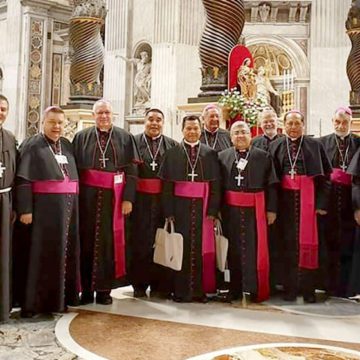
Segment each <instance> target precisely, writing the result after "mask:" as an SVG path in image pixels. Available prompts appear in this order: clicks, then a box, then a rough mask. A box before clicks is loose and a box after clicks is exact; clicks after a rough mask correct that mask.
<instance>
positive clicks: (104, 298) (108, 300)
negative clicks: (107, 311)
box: [96, 291, 113, 305]
mask: <svg viewBox="0 0 360 360" xmlns="http://www.w3.org/2000/svg"><path fill="white" fill-rule="evenodd" d="M112 302H113V300H112V297H111V296H110V293H108V292H107V291H106V292H105V291H101V292H97V294H96V303H97V304H102V305H110V304H112Z"/></svg>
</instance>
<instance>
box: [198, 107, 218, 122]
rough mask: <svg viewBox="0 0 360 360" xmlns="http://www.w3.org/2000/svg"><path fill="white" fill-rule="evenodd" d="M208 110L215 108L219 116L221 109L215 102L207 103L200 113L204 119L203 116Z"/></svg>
mask: <svg viewBox="0 0 360 360" xmlns="http://www.w3.org/2000/svg"><path fill="white" fill-rule="evenodd" d="M210 110H217V112H218V114H219V116H221V109H220V108H219V106H217V105H215V104H208V105H206V106H205V107H204V110H203V112H202V113H201V117H202V118H203V119H204V117H206V116H207V114H208V113H209V111H210Z"/></svg>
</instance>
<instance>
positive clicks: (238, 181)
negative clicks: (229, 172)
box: [235, 174, 245, 187]
mask: <svg viewBox="0 0 360 360" xmlns="http://www.w3.org/2000/svg"><path fill="white" fill-rule="evenodd" d="M244 179H245V178H244V177H243V176H241V174H239V175H238V176H235V180H237V186H239V187H240V186H241V180H244Z"/></svg>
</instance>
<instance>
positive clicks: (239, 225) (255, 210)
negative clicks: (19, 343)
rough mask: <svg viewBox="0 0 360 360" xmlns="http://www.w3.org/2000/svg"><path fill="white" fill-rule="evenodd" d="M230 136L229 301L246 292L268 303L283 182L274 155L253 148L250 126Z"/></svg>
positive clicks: (225, 166)
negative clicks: (271, 238) (271, 246)
mask: <svg viewBox="0 0 360 360" xmlns="http://www.w3.org/2000/svg"><path fill="white" fill-rule="evenodd" d="M230 135H231V141H232V143H233V144H234V146H233V147H231V148H229V149H227V150H224V151H222V152H220V153H219V160H220V170H221V178H222V187H223V201H222V203H223V206H222V211H221V217H222V221H223V229H224V235H225V237H227V238H228V240H229V250H228V266H229V270H230V292H229V295H228V300H229V301H231V300H235V299H238V298H239V297H241V296H242V293H243V292H246V293H250V294H251V297H252V298H253V299H254V300H257V301H263V300H266V299H267V298H268V297H269V253H268V239H267V224H269V225H270V224H273V223H274V221H275V219H276V211H277V209H276V207H277V193H276V186H275V184H276V183H277V182H278V180H277V177H276V174H275V169H274V166H273V162H272V159H271V156H270V154H268V153H267V152H265V151H263V150H261V149H258V148H256V147H251V148H250V141H251V135H250V129H249V126H248V125H247V124H246V123H245V122H243V121H237V122H235V123H234V124H232V126H231V130H230ZM259 164H261V165H259Z"/></svg>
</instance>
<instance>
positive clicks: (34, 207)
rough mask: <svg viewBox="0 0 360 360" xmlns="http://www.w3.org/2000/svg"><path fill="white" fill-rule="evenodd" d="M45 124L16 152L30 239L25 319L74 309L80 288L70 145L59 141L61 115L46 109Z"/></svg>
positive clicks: (19, 205) (20, 202)
mask: <svg viewBox="0 0 360 360" xmlns="http://www.w3.org/2000/svg"><path fill="white" fill-rule="evenodd" d="M43 119H44V120H43V133H41V134H38V135H34V136H32V137H30V138H28V139H26V140H24V142H23V143H22V144H21V146H20V149H19V154H20V156H19V163H18V170H17V182H16V211H17V213H18V215H19V218H20V222H21V223H23V224H25V225H27V226H28V231H29V233H30V236H29V241H30V244H29V253H28V268H27V277H26V280H25V297H24V299H23V302H22V304H21V307H22V316H24V317H31V316H32V315H34V314H37V313H47V312H62V311H65V310H66V307H67V305H78V293H79V288H80V263H79V257H80V243H79V236H78V174H77V170H76V164H75V158H74V155H73V150H72V146H71V143H70V142H69V141H68V140H67V139H65V138H63V137H61V134H62V133H63V130H64V124H65V114H64V112H63V110H61V109H60V108H58V107H55V106H52V107H49V108H47V109H46V110H45V112H44V118H43Z"/></svg>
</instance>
